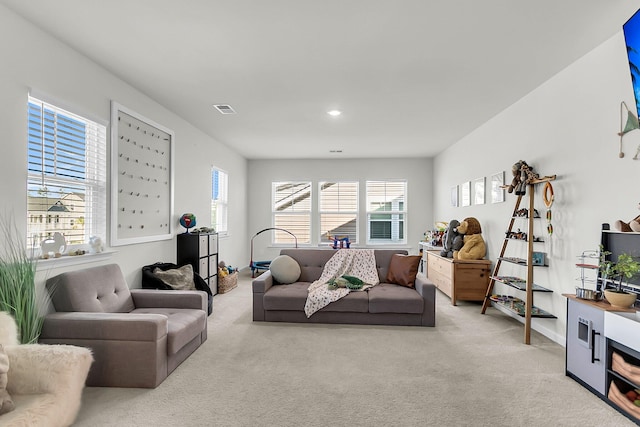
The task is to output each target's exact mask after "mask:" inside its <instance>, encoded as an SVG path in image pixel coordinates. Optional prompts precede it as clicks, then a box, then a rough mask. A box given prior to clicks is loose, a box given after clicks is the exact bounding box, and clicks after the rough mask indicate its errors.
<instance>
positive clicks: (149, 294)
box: [131, 289, 208, 313]
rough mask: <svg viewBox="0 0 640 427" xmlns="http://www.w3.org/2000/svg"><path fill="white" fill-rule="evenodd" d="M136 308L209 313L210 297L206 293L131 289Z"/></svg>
mask: <svg viewBox="0 0 640 427" xmlns="http://www.w3.org/2000/svg"><path fill="white" fill-rule="evenodd" d="M131 297H132V298H133V304H134V305H135V306H136V308H159V307H162V308H193V309H198V310H202V311H204V312H205V313H206V312H207V306H208V296H207V293H206V292H204V291H174V290H171V291H165V290H159V289H131Z"/></svg>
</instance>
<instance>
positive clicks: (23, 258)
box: [0, 218, 43, 344]
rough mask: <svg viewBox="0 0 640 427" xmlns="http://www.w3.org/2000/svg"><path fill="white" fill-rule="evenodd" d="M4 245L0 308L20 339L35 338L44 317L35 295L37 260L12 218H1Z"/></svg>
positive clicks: (30, 340) (33, 340) (0, 254)
mask: <svg viewBox="0 0 640 427" xmlns="http://www.w3.org/2000/svg"><path fill="white" fill-rule="evenodd" d="M0 233H1V235H2V238H3V241H4V247H3V248H2V252H0V311H6V312H8V313H10V314H11V315H12V316H13V317H14V319H15V321H16V324H17V326H18V332H19V333H20V342H22V343H23V344H32V343H36V342H37V341H38V337H39V336H40V331H41V330H42V322H43V318H42V316H41V315H40V311H39V308H40V307H39V305H40V304H39V303H38V297H37V295H36V285H35V276H36V261H35V259H33V258H32V257H30V256H29V254H28V253H27V250H26V248H25V242H24V240H23V239H22V237H21V234H20V232H19V230H18V228H17V227H16V225H15V223H14V222H13V220H12V219H9V220H7V219H6V218H2V219H0Z"/></svg>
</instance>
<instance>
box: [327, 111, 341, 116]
mask: <svg viewBox="0 0 640 427" xmlns="http://www.w3.org/2000/svg"><path fill="white" fill-rule="evenodd" d="M327 114H328V115H330V116H332V117H338V116H339V115H340V114H342V111H340V110H331V111H327Z"/></svg>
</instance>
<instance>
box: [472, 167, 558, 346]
mask: <svg viewBox="0 0 640 427" xmlns="http://www.w3.org/2000/svg"><path fill="white" fill-rule="evenodd" d="M555 179H556V175H552V176H545V177H542V178H538V179H535V180H532V181H531V182H530V183H529V184H528V185H527V187H528V188H527V191H528V196H529V210H528V213H527V228H528V229H527V258H526V266H527V279H526V291H525V292H526V297H525V310H524V343H525V344H531V317H532V311H533V286H534V285H533V266H534V264H533V243H534V240H533V225H534V218H535V215H534V212H535V209H534V203H533V202H534V192H535V186H536V184H540V183H545V182H550V181H553V180H555ZM522 198H523V196H522V195H518V198H517V199H516V204H515V207H514V208H513V213H512V215H511V220H510V221H509V227H508V228H507V233H511V231H512V230H513V225H514V223H515V220H516V218H517V217H518V215H517V212H518V210H519V209H520V202H521V201H522ZM511 240H512V239H509V238H505V239H504V242H503V243H502V248H501V249H500V255H499V256H498V259H497V261H496V264H495V266H494V268H493V272H492V273H491V279H490V280H489V286H488V287H487V293H486V295H485V297H484V302H483V303H482V312H481V313H482V314H485V312H486V310H487V308H488V307H489V306H490V305H491V295H492V292H493V286H494V285H495V282H496V277H499V276H498V272H499V270H500V267H501V265H502V261H503V259H504V256H505V254H506V251H507V246H508V244H509V242H510V241H511Z"/></svg>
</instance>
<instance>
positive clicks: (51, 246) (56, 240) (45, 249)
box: [40, 232, 67, 259]
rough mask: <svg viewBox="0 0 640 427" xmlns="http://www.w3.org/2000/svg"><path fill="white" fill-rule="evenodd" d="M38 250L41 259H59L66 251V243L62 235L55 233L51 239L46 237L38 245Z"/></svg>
mask: <svg viewBox="0 0 640 427" xmlns="http://www.w3.org/2000/svg"><path fill="white" fill-rule="evenodd" d="M40 248H41V250H42V255H41V257H42V258H43V259H49V257H50V256H52V255H53V256H54V257H55V258H60V257H61V256H62V254H63V253H64V251H65V250H67V241H66V240H65V238H64V236H63V235H62V233H58V232H55V233H53V237H47V238H46V239H44V240H43V241H42V243H40Z"/></svg>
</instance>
